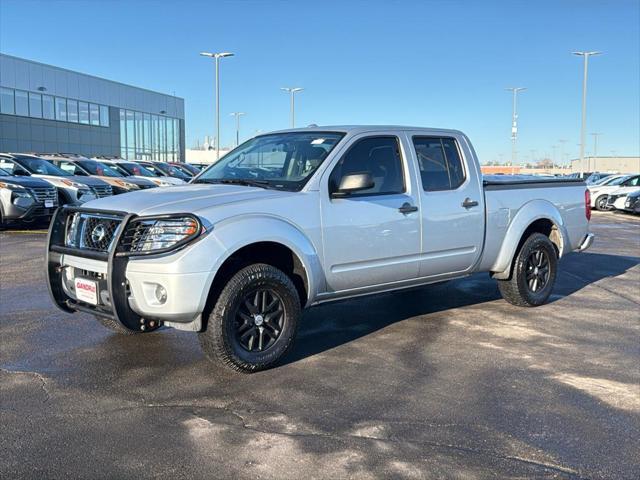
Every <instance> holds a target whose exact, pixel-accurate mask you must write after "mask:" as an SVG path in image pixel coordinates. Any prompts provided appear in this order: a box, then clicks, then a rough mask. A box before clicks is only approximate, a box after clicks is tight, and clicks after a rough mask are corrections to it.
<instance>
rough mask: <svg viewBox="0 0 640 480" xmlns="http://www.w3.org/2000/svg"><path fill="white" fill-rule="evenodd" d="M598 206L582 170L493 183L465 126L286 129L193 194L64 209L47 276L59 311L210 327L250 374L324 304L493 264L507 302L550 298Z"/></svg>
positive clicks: (203, 333)
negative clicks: (308, 312)
mask: <svg viewBox="0 0 640 480" xmlns="http://www.w3.org/2000/svg"><path fill="white" fill-rule="evenodd" d="M589 217H590V208H589V197H588V190H587V189H586V187H585V184H584V183H583V182H582V181H581V180H555V179H544V180H536V179H526V178H517V179H509V178H508V177H506V176H505V177H502V178H501V179H499V180H491V179H483V177H482V174H481V172H480V166H479V163H478V160H477V158H476V155H475V153H474V150H473V147H472V145H471V143H470V141H469V139H468V138H467V137H466V136H465V135H464V134H463V133H461V132H459V131H455V130H442V129H426V128H413V127H381V126H376V127H371V126H348V127H323V128H305V129H294V130H285V131H280V132H274V133H270V134H265V135H260V136H257V137H255V138H253V139H251V140H249V141H247V142H245V143H244V144H242V145H240V146H239V147H237V148H236V149H235V150H234V151H232V152H230V153H229V154H227V155H226V156H225V157H224V158H222V159H221V160H220V161H219V162H218V163H216V164H214V165H212V166H211V167H209V168H208V169H207V170H205V171H204V172H202V173H200V174H199V175H198V176H196V177H195V178H194V179H193V180H192V182H191V184H190V185H186V186H184V187H182V188H176V189H172V188H170V189H159V188H158V189H152V190H146V191H141V192H133V193H131V194H128V195H124V196H114V197H110V198H104V199H99V200H95V201H92V202H88V203H87V204H85V205H83V206H81V207H63V208H60V209H59V210H58V212H57V214H56V216H55V218H54V219H53V221H52V223H51V227H50V231H49V238H48V249H47V265H48V269H47V272H48V284H49V289H50V293H51V296H52V298H53V300H54V301H55V303H56V304H57V305H58V306H59V307H60V308H61V309H62V310H64V311H67V312H78V311H79V312H88V313H92V314H93V315H95V316H96V318H97V319H98V320H99V321H100V322H101V323H102V324H103V325H105V326H107V327H109V328H111V329H113V330H115V331H117V332H120V333H124V334H133V333H142V332H150V331H152V330H155V329H157V328H158V327H159V326H161V325H165V326H169V327H174V328H179V329H183V330H191V331H194V332H198V336H199V338H200V343H201V346H202V348H203V350H204V352H205V354H206V355H207V356H208V357H209V358H210V359H212V360H214V361H216V362H218V363H220V364H221V365H225V366H228V367H230V368H232V369H235V370H239V371H242V372H254V371H257V370H261V369H265V368H268V367H271V366H273V365H274V364H276V362H278V360H279V359H281V358H282V357H283V355H285V354H286V353H287V351H288V350H289V349H290V348H291V345H292V342H293V340H294V337H295V335H296V330H297V327H298V324H299V322H300V316H301V310H302V309H303V308H307V307H312V306H314V305H318V304H321V303H323V302H329V301H334V300H339V299H345V298H351V297H357V296H360V295H368V294H374V293H379V292H386V291H391V290H399V289H404V288H409V287H415V286H419V285H425V284H429V283H436V282H442V281H445V280H449V279H453V278H459V277H465V276H468V275H470V274H472V273H475V272H488V273H490V274H491V276H492V277H493V278H495V279H496V280H497V281H498V285H499V288H500V292H501V293H502V296H503V297H504V298H505V299H506V300H507V301H508V302H511V303H512V304H514V305H518V306H522V307H533V306H537V305H541V304H543V303H544V302H545V301H546V300H547V298H548V297H549V295H550V293H551V290H552V289H553V285H554V282H555V279H556V274H557V269H558V259H559V258H560V257H562V256H563V255H566V254H567V253H569V252H571V251H574V250H580V251H581V250H585V249H587V248H588V247H589V246H590V245H591V243H592V241H593V235H592V234H591V233H589V228H588V222H589Z"/></svg>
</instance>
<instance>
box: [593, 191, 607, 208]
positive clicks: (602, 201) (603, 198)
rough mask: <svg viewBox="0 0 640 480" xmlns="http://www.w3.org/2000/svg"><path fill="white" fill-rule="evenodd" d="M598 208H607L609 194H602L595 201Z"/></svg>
mask: <svg viewBox="0 0 640 480" xmlns="http://www.w3.org/2000/svg"><path fill="white" fill-rule="evenodd" d="M595 206H596V210H600V211H602V210H607V195H600V196H599V197H598V198H596V201H595Z"/></svg>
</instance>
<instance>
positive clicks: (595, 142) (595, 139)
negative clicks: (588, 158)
mask: <svg viewBox="0 0 640 480" xmlns="http://www.w3.org/2000/svg"><path fill="white" fill-rule="evenodd" d="M591 135H593V156H594V157H597V156H598V137H599V136H601V135H602V133H599V132H596V133H592V134H591Z"/></svg>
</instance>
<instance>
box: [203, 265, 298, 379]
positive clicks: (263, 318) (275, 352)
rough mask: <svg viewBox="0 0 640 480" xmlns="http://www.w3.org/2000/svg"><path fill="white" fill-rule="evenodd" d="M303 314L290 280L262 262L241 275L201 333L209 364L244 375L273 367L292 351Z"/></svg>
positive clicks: (232, 281)
mask: <svg viewBox="0 0 640 480" xmlns="http://www.w3.org/2000/svg"><path fill="white" fill-rule="evenodd" d="M300 315H301V308H300V298H299V296H298V292H297V290H296V287H295V286H294V285H293V282H292V281H291V279H290V278H289V277H288V276H287V275H286V274H285V273H284V272H282V271H281V270H279V269H277V268H275V267H273V266H271V265H266V264H263V263H256V264H253V265H249V266H248V267H245V268H243V269H242V270H240V271H238V272H237V273H236V274H235V275H234V276H233V277H231V279H230V280H229V281H228V283H227V284H226V285H225V287H224V288H223V289H222V291H221V292H220V296H219V297H218V299H217V301H216V304H215V306H214V307H213V310H212V312H211V314H210V315H209V320H208V326H207V329H206V330H205V331H204V332H201V333H199V334H198V338H199V340H200V346H201V347H202V350H203V351H204V353H205V355H206V356H207V358H209V360H211V361H213V362H216V363H220V364H222V365H223V366H225V367H227V368H229V369H232V370H235V371H238V372H242V373H252V372H257V371H260V370H265V369H267V368H270V367H272V366H273V365H275V364H276V363H277V362H278V361H279V360H280V359H281V358H283V357H284V356H285V355H286V354H287V352H288V351H289V350H290V349H291V346H292V345H293V341H294V339H295V336H296V333H297V330H298V323H299V319H300Z"/></svg>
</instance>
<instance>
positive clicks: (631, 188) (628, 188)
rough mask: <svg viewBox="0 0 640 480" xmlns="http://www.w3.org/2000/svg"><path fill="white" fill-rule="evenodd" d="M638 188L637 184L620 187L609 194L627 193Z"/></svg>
mask: <svg viewBox="0 0 640 480" xmlns="http://www.w3.org/2000/svg"><path fill="white" fill-rule="evenodd" d="M637 189H638V187H636V186H632V187H618V188H616V189H615V190H612V191H610V192H608V193H609V195H626V194H627V193H631V192H635V191H636V190H637Z"/></svg>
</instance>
